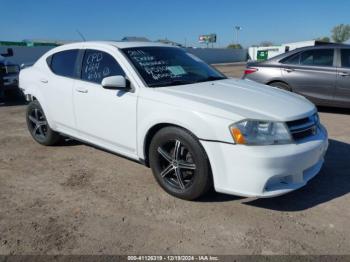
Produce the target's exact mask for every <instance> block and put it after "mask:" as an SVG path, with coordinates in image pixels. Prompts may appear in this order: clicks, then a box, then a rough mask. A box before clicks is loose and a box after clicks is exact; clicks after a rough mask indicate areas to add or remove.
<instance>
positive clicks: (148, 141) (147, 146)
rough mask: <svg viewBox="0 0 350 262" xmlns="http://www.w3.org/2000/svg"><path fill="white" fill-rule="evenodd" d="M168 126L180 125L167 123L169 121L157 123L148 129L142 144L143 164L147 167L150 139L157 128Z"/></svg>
mask: <svg viewBox="0 0 350 262" xmlns="http://www.w3.org/2000/svg"><path fill="white" fill-rule="evenodd" d="M168 126H176V127H180V128H182V127H181V126H177V125H173V124H169V123H161V124H157V125H155V126H153V127H152V128H151V129H150V130H148V132H147V135H146V138H145V142H144V146H143V151H144V156H145V165H146V166H147V167H149V159H148V154H149V146H150V145H151V141H152V139H153V137H154V135H155V134H156V133H157V132H158V131H159V130H161V129H163V128H164V127H168Z"/></svg>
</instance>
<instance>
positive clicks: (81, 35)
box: [76, 29, 86, 42]
mask: <svg viewBox="0 0 350 262" xmlns="http://www.w3.org/2000/svg"><path fill="white" fill-rule="evenodd" d="M76 31H77V33H78V35H80V37H81V38H82V39H83V41H84V42H86V39H85V37H84V35H83V34H82V33H81V32H80V31H79V30H78V29H77V30H76Z"/></svg>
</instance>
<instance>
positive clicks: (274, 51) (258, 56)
mask: <svg viewBox="0 0 350 262" xmlns="http://www.w3.org/2000/svg"><path fill="white" fill-rule="evenodd" d="M327 44H332V43H326V42H322V41H317V40H310V41H303V42H295V43H287V44H282V45H276V46H253V47H249V49H248V54H249V57H250V60H252V61H265V60H267V59H270V58H272V57H275V56H277V55H280V54H283V53H286V52H289V51H292V50H294V49H297V48H301V47H306V46H315V45H327Z"/></svg>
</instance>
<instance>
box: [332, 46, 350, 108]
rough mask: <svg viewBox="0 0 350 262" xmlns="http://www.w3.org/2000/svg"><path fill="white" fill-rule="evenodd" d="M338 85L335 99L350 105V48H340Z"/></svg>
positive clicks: (342, 103) (347, 105) (338, 102)
mask: <svg viewBox="0 0 350 262" xmlns="http://www.w3.org/2000/svg"><path fill="white" fill-rule="evenodd" d="M339 52H340V64H339V67H338V77H337V87H336V93H335V97H334V100H335V102H336V103H337V104H339V105H341V106H346V107H350V48H344V49H340V50H339Z"/></svg>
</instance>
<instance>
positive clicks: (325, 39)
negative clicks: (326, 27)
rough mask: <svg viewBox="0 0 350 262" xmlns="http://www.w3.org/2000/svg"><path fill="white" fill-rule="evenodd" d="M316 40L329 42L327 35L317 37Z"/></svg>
mask: <svg viewBox="0 0 350 262" xmlns="http://www.w3.org/2000/svg"><path fill="white" fill-rule="evenodd" d="M316 41H321V42H325V43H329V42H330V41H331V39H330V38H329V37H328V36H323V37H319V38H317V39H316Z"/></svg>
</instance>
